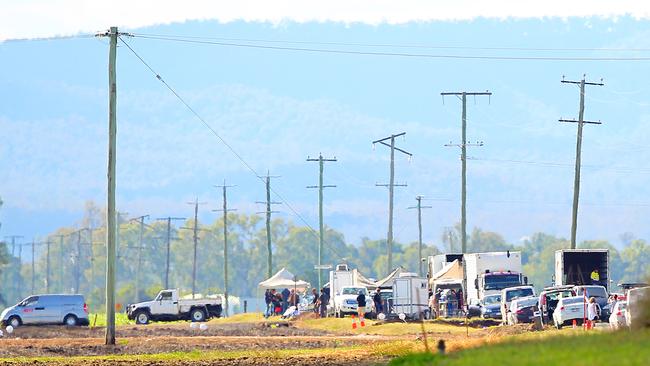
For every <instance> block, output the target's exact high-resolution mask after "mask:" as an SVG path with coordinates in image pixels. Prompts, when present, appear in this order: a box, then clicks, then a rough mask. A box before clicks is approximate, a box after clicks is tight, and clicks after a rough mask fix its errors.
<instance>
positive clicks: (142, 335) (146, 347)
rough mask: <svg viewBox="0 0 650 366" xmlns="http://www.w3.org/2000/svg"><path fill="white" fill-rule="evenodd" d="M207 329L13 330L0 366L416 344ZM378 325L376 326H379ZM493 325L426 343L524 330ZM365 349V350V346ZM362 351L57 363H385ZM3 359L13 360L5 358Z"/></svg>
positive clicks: (254, 325)
mask: <svg viewBox="0 0 650 366" xmlns="http://www.w3.org/2000/svg"><path fill="white" fill-rule="evenodd" d="M207 325H208V329H206V330H204V331H201V330H199V329H198V328H197V329H192V328H191V327H190V323H189V322H188V323H169V324H164V323H159V324H150V325H146V326H141V325H138V326H134V325H130V326H119V327H118V328H117V338H118V344H117V345H116V346H114V347H106V346H104V344H103V343H104V339H103V338H104V328H99V327H97V328H88V327H64V326H46V327H43V326H40V327H30V326H22V327H18V328H17V329H16V330H15V331H14V333H13V334H11V335H9V336H7V335H6V334H5V337H4V338H0V365H4V364H12V363H14V362H20V361H21V360H20V357H57V356H58V357H72V356H105V355H145V354H159V353H169V352H203V351H219V352H224V351H247V352H249V353H247V354H250V351H252V352H253V354H254V353H255V352H262V351H267V352H268V351H271V352H275V351H280V350H298V349H300V350H307V349H325V348H327V349H332V348H334V349H336V348H343V347H351V346H363V345H372V346H376V345H378V344H381V343H388V342H394V341H399V340H408V341H416V342H422V339H421V336H418V335H414V334H409V335H403V336H394V335H393V336H382V335H365V334H355V335H342V334H332V333H331V332H327V331H323V330H318V329H306V328H299V327H296V325H295V324H294V323H287V322H265V321H260V322H243V323H223V324H217V323H208V324H207ZM379 326H380V325H379ZM499 328H502V327H493V328H489V329H483V330H479V331H475V332H470V334H469V337H467V336H465V335H464V332H461V333H458V334H453V335H452V334H451V333H447V332H445V333H444V335H443V334H442V333H441V334H438V335H432V334H431V333H430V334H429V342H430V344H432V345H433V344H435V343H436V342H438V339H434V338H435V337H444V338H445V341H446V342H447V344H448V349H449V350H450V351H451V350H455V349H460V348H466V347H468V346H471V345H473V344H477V343H480V342H485V341H486V340H489V339H496V338H499V337H502V336H504V335H512V334H517V333H519V332H525V331H526V329H524V327H521V329H519V328H517V329H514V328H513V329H508V330H507V331H506V330H499ZM368 348H370V347H368ZM363 350H364V348H363V347H362V348H361V349H355V350H350V349H349V348H346V349H345V350H343V349H342V350H341V352H334V353H333V354H332V355H324V354H319V355H310V356H306V355H295V356H294V355H292V356H288V357H266V358H264V357H240V358H236V359H232V358H224V359H219V360H214V359H209V360H199V361H197V360H196V359H192V360H186V361H184V360H181V361H179V360H174V361H173V362H171V361H164V360H155V361H153V360H151V359H147V360H138V358H137V357H135V358H130V359H129V360H120V361H116V360H105V359H91V361H88V360H85V361H80V360H78V359H70V360H66V359H65V358H64V359H62V360H61V361H60V362H58V364H60V365H75V366H77V365H81V364H82V363H83V364H84V366H86V364H93V365H95V364H96V365H108V364H116V363H119V364H120V365H137V366H139V365H171V364H174V365H185V364H188V365H189V364H190V363H191V364H193V365H295V364H310V365H312V364H314V365H375V364H378V363H380V364H381V363H385V362H386V361H387V360H388V358H387V357H386V356H379V355H372V356H371V355H370V353H368V352H364V351H363ZM9 358H15V359H14V360H11V359H9ZM29 363H30V364H41V363H45V362H41V361H33V360H32V361H29Z"/></svg>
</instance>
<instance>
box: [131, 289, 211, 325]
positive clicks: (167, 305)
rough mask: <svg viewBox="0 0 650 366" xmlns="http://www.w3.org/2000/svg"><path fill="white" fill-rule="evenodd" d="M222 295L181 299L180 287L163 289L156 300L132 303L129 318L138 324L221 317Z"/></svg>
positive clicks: (196, 320)
mask: <svg viewBox="0 0 650 366" xmlns="http://www.w3.org/2000/svg"><path fill="white" fill-rule="evenodd" d="M221 312H222V306H221V297H220V296H218V297H217V298H214V299H210V298H208V299H187V300H186V299H179V297H178V289H173V290H162V291H160V292H159V293H158V296H156V298H155V300H152V301H145V302H140V303H137V304H130V305H128V306H127V308H126V314H127V316H128V318H129V319H131V320H135V322H136V323H137V324H147V323H149V321H151V320H162V321H170V320H188V319H189V320H191V321H193V322H202V321H205V320H206V319H208V318H210V317H217V318H218V317H220V316H221Z"/></svg>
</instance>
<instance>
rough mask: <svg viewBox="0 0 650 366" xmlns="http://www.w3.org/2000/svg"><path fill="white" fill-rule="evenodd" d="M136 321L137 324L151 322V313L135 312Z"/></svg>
mask: <svg viewBox="0 0 650 366" xmlns="http://www.w3.org/2000/svg"><path fill="white" fill-rule="evenodd" d="M135 323H136V324H148V323H149V314H147V312H145V311H142V310H141V311H138V312H136V313H135Z"/></svg>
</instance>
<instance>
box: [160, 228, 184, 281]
mask: <svg viewBox="0 0 650 366" xmlns="http://www.w3.org/2000/svg"><path fill="white" fill-rule="evenodd" d="M158 220H164V221H167V259H166V261H165V288H166V289H168V288H170V287H169V262H170V261H169V257H170V253H171V243H172V242H171V240H172V239H171V238H172V220H185V218H184V217H171V216H169V217H165V218H159V219H158Z"/></svg>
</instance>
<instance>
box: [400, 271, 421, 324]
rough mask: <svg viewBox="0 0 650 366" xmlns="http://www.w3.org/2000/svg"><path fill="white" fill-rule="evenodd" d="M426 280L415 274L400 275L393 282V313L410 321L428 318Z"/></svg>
mask: <svg viewBox="0 0 650 366" xmlns="http://www.w3.org/2000/svg"><path fill="white" fill-rule="evenodd" d="M428 303H429V288H428V280H427V279H426V278H424V277H418V276H417V275H416V274H415V273H402V274H400V277H398V278H396V279H395V281H394V282H393V312H394V313H395V314H397V315H399V314H404V315H406V317H407V318H410V319H420V317H425V318H428V317H429V305H428Z"/></svg>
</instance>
